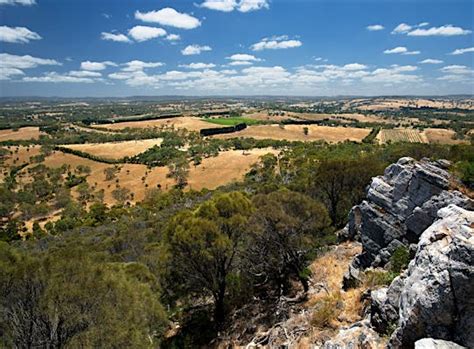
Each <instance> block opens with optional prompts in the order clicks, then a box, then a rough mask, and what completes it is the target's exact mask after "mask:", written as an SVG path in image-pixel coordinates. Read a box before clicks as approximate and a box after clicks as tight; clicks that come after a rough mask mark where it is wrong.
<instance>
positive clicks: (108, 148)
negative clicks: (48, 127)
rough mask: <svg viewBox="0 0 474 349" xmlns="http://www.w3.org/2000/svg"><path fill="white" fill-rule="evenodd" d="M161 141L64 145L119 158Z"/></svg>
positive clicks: (92, 153)
mask: <svg viewBox="0 0 474 349" xmlns="http://www.w3.org/2000/svg"><path fill="white" fill-rule="evenodd" d="M161 142H162V140H161V139H144V140H136V141H126V142H110V143H86V144H69V145H65V146H64V147H65V148H69V149H73V150H78V151H81V152H84V153H88V154H91V155H94V156H97V157H101V158H106V159H121V158H124V157H126V156H134V155H137V154H139V153H142V152H144V151H145V150H147V149H148V148H151V147H153V146H155V145H160V144H161Z"/></svg>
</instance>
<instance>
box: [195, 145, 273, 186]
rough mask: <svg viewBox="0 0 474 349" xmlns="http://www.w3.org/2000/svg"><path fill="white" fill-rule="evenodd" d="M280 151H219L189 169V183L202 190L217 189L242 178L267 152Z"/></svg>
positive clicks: (268, 149) (265, 149) (270, 149)
mask: <svg viewBox="0 0 474 349" xmlns="http://www.w3.org/2000/svg"><path fill="white" fill-rule="evenodd" d="M268 153H271V154H275V155H277V154H278V153H279V151H278V150H275V149H273V148H263V149H252V150H246V151H245V152H243V151H241V150H229V151H224V152H221V153H219V155H218V156H216V157H212V158H207V159H204V160H203V161H202V163H201V164H200V165H199V166H196V167H194V166H192V167H191V170H190V171H189V179H188V185H189V187H190V188H192V189H195V190H200V189H203V188H208V189H215V188H217V187H219V186H221V185H225V184H228V183H231V182H234V181H239V180H241V179H242V178H243V177H244V175H245V174H246V173H247V172H248V171H249V170H250V167H251V166H252V165H253V164H255V163H256V162H258V160H259V158H260V157H261V156H263V155H265V154H268Z"/></svg>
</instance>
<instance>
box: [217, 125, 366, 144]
mask: <svg viewBox="0 0 474 349" xmlns="http://www.w3.org/2000/svg"><path fill="white" fill-rule="evenodd" d="M305 128H307V130H308V133H307V134H305V132H304V130H305ZM370 131H371V130H370V129H368V128H355V127H330V126H318V125H284V126H280V125H257V126H249V127H247V128H246V129H245V130H242V131H239V132H234V133H228V134H221V135H216V136H214V137H217V138H236V137H247V138H250V137H252V138H255V139H277V140H288V141H318V140H322V141H326V142H329V143H337V142H343V141H346V140H349V141H356V142H360V141H362V139H364V137H366V136H367V135H368V134H369V133H370Z"/></svg>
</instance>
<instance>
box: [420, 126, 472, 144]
mask: <svg viewBox="0 0 474 349" xmlns="http://www.w3.org/2000/svg"><path fill="white" fill-rule="evenodd" d="M423 134H424V135H425V137H426V138H427V139H428V142H430V143H440V144H463V143H469V141H468V140H464V139H454V135H455V132H454V131H453V130H447V129H443V128H427V129H425V130H424V131H423Z"/></svg>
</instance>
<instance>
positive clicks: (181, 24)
mask: <svg viewBox="0 0 474 349" xmlns="http://www.w3.org/2000/svg"><path fill="white" fill-rule="evenodd" d="M135 18H136V19H139V20H141V21H143V22H151V23H159V24H161V25H166V26H171V27H175V28H180V29H194V28H197V27H199V26H200V25H201V21H200V20H199V19H197V18H195V17H193V16H191V15H188V14H186V13H180V12H178V11H176V10H175V9H174V8H171V7H166V8H163V9H161V10H159V11H150V12H143V13H142V12H140V11H136V12H135Z"/></svg>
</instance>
